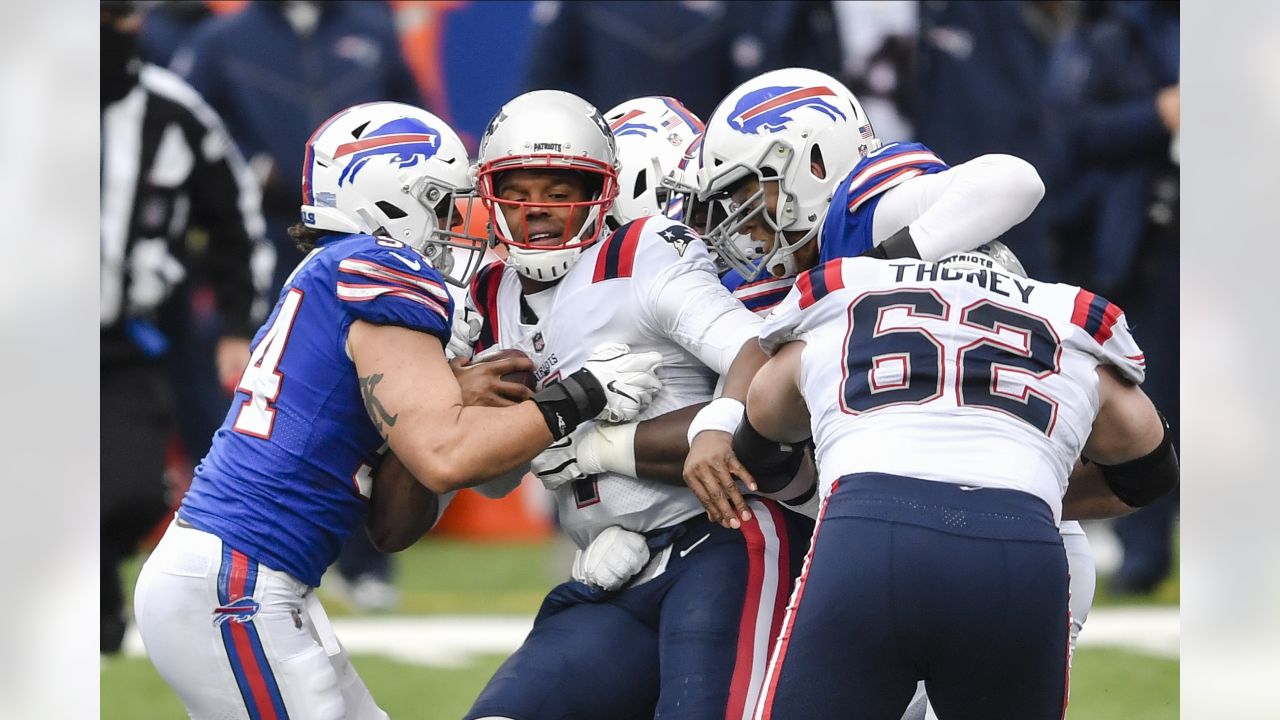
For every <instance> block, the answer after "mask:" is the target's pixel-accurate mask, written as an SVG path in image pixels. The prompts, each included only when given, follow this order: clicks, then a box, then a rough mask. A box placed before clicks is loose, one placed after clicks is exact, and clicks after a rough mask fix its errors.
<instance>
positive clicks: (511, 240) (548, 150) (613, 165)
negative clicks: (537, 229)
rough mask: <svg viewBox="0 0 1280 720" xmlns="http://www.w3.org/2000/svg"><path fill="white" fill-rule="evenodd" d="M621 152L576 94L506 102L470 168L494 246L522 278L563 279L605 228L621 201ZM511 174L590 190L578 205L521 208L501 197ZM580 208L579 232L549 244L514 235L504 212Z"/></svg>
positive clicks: (540, 94) (537, 94) (530, 95)
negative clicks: (562, 180)
mask: <svg viewBox="0 0 1280 720" xmlns="http://www.w3.org/2000/svg"><path fill="white" fill-rule="evenodd" d="M617 157H618V150H617V145H616V144H615V142H614V138H613V133H611V132H610V131H609V126H608V125H607V124H605V121H604V118H603V117H602V116H601V115H600V113H599V111H597V110H596V109H595V107H593V106H592V105H591V104H590V103H588V102H587V101H586V100H583V99H582V98H580V97H578V96H577V95H573V94H571V93H567V92H562V91H560V90H534V91H533V92H527V93H525V94H523V95H520V96H518V97H516V98H515V99H513V100H511V101H509V102H508V103H507V104H506V105H503V106H502V109H500V110H498V113H497V114H496V115H494V116H493V119H492V120H490V121H489V126H488V128H487V129H486V130H485V131H484V136H483V137H481V139H480V152H479V155H478V157H477V158H476V165H475V168H474V172H475V176H476V189H477V192H478V193H479V195H480V199H481V201H482V202H483V203H484V205H485V208H486V209H487V210H488V211H489V213H490V215H491V217H492V227H493V232H494V235H495V240H496V241H497V242H501V243H503V244H504V245H506V247H507V259H508V261H509V262H510V263H511V264H512V265H513V266H515V268H516V271H517V272H519V273H520V274H521V275H523V276H525V277H528V278H531V279H533V280H540V281H554V280H558V279H560V278H562V277H564V276H565V275H566V274H567V273H568V272H569V269H570V268H572V267H573V265H574V264H575V263H577V261H578V258H579V257H581V255H582V253H583V252H584V251H585V250H586V249H587V248H588V247H590V246H591V245H592V244H593V243H595V242H596V241H597V240H598V239H599V238H600V234H601V232H602V230H603V229H604V224H605V223H604V220H605V216H606V214H607V213H608V212H609V210H610V208H611V207H612V206H613V202H614V199H615V198H616V197H617V195H618V159H617ZM509 170H544V171H546V170H551V171H574V172H577V173H579V174H581V175H582V176H583V177H584V178H585V179H586V180H587V181H588V185H589V187H590V188H591V197H590V199H588V200H586V201H583V202H538V203H532V202H524V201H520V200H507V199H503V198H502V197H500V196H499V194H498V186H499V183H498V179H499V177H500V176H501V175H502V173H504V172H507V171H509ZM551 207H558V208H568V209H569V210H570V211H571V212H576V211H581V210H585V211H586V215H585V220H584V221H583V223H582V226H581V227H580V228H579V229H578V230H577V231H576V232H573V231H572V230H571V228H568V227H567V228H566V229H565V235H566V236H569V235H570V233H572V236H570V237H564V238H562V241H561V242H558V243H556V244H553V245H549V244H546V243H545V242H534V240H533V239H532V238H528V237H514V234H513V232H512V230H511V227H510V224H509V223H508V222H507V219H506V216H505V215H504V214H503V210H504V209H506V210H508V211H512V210H514V211H519V212H522V213H526V217H527V213H529V212H530V211H531V210H537V209H538V208H551Z"/></svg>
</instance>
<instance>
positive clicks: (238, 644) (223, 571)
mask: <svg viewBox="0 0 1280 720" xmlns="http://www.w3.org/2000/svg"><path fill="white" fill-rule="evenodd" d="M257 581H258V564H257V563H254V562H250V561H249V558H248V557H247V556H246V555H245V554H244V553H241V552H238V551H236V550H233V549H231V548H230V547H227V546H226V545H225V544H224V545H223V546H222V567H221V568H220V569H219V571H218V600H219V602H221V603H222V604H224V605H226V604H227V603H231V602H235V601H236V600H239V599H240V598H243V597H252V596H253V592H254V589H255V587H256V585H257ZM222 644H223V646H224V647H225V648H226V650H227V660H228V661H230V663H231V672H232V673H233V674H234V675H235V678H236V684H237V685H239V686H240V695H241V697H242V698H243V699H244V704H245V708H246V709H247V710H248V711H249V717H250V718H252V720H287V719H288V717H289V714H288V713H287V712H286V711H285V707H284V699H283V698H282V697H281V696H280V688H279V686H278V685H277V684H276V678H275V675H274V674H273V673H272V672H271V665H270V663H268V662H267V656H266V652H265V651H264V650H263V647H262V639H261V638H260V637H258V628H257V627H256V626H255V624H254V621H253V620H252V619H250V620H249V621H248V622H239V621H237V620H235V619H231V620H227V621H226V622H223V623H222Z"/></svg>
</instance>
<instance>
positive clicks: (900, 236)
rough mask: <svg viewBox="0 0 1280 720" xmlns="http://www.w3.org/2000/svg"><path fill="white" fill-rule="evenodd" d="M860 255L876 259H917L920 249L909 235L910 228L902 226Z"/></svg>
mask: <svg viewBox="0 0 1280 720" xmlns="http://www.w3.org/2000/svg"><path fill="white" fill-rule="evenodd" d="M862 255H863V256H864V257H872V258H876V259H877V260H901V259H904V258H911V259H913V260H919V259H920V250H919V249H918V248H917V247H916V241H915V240H914V239H913V238H912V237H911V229H910V228H908V227H903V228H902V229H901V230H899V231H898V232H896V233H894V234H892V235H890V236H889V237H887V238H885V240H884V242H882V243H880V244H879V245H876V246H875V247H873V248H871V249H870V250H868V251H866V252H864V253H862Z"/></svg>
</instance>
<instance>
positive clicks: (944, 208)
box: [908, 155, 1044, 260]
mask: <svg viewBox="0 0 1280 720" xmlns="http://www.w3.org/2000/svg"><path fill="white" fill-rule="evenodd" d="M947 172H948V173H956V176H955V177H954V178H953V179H952V181H951V183H950V185H949V186H948V187H947V190H946V191H945V192H944V193H943V194H942V196H941V197H939V198H938V199H937V201H935V202H934V203H933V204H932V205H931V206H930V207H929V208H928V209H927V210H925V211H924V212H922V213H921V214H920V216H919V217H918V218H916V220H915V221H914V222H912V223H910V225H909V226H908V227H909V228H910V232H911V237H912V240H913V241H914V242H915V246H916V249H917V250H918V251H919V253H920V257H921V258H923V259H925V260H939V259H941V258H944V257H946V256H947V255H950V254H952V253H956V252H961V251H964V250H972V249H973V248H975V247H977V246H979V245H981V244H982V243H985V242H988V241H990V240H994V239H996V238H998V237H1000V236H1001V235H1003V234H1004V233H1005V232H1006V231H1008V230H1009V228H1011V227H1013V226H1014V225H1017V224H1018V223H1020V222H1022V221H1023V220H1026V219H1027V217H1028V216H1030V215H1031V213H1032V211H1033V210H1035V209H1036V206H1037V205H1039V204H1040V200H1041V198H1043V197H1044V182H1043V181H1042V180H1041V179H1040V175H1039V173H1037V172H1036V169H1035V168H1034V167H1032V165H1031V164H1030V163H1028V162H1027V161H1025V160H1022V159H1021V158H1016V157H1014V156H1012V155H983V156H982V157H979V158H976V159H974V160H971V161H969V162H967V163H965V164H963V165H958V166H956V167H955V168H952V169H951V170H948V171H947Z"/></svg>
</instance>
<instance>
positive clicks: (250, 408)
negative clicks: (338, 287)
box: [232, 288, 302, 440]
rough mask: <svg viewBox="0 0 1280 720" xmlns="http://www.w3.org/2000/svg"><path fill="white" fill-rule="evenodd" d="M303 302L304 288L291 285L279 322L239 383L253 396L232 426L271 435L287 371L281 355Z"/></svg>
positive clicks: (264, 436) (255, 351)
mask: <svg viewBox="0 0 1280 720" xmlns="http://www.w3.org/2000/svg"><path fill="white" fill-rule="evenodd" d="M301 303H302V291H301V290H298V289H297V288H293V289H291V290H290V291H289V294H288V295H286V296H285V298H284V301H283V302H281V303H280V311H279V312H278V313H276V319H275V322H273V323H271V327H270V328H268V329H267V334H266V335H263V336H262V340H261V341H260V342H259V343H258V346H257V347H255V348H254V349H253V353H252V354H251V355H250V356H249V364H248V366H246V367H245V369H244V374H243V375H241V376H240V384H239V385H237V386H236V390H239V391H240V392H243V393H248V395H249V399H248V400H245V401H244V402H243V403H241V405H240V412H239V414H237V415H236V422H235V424H234V425H233V426H232V427H233V428H234V429H235V431H236V432H238V433H244V434H245V435H252V436H253V437H256V438H262V439H263V440H267V439H270V438H271V428H272V427H274V426H275V422H276V409H275V408H274V407H272V403H274V402H275V401H276V398H277V397H279V396H280V385H281V384H282V383H283V382H284V374H283V373H281V372H280V370H279V367H280V357H281V356H282V355H284V348H285V346H286V345H288V344H289V333H290V331H292V330H293V320H294V318H296V317H297V316H298V306H299V305H300V304H301Z"/></svg>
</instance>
